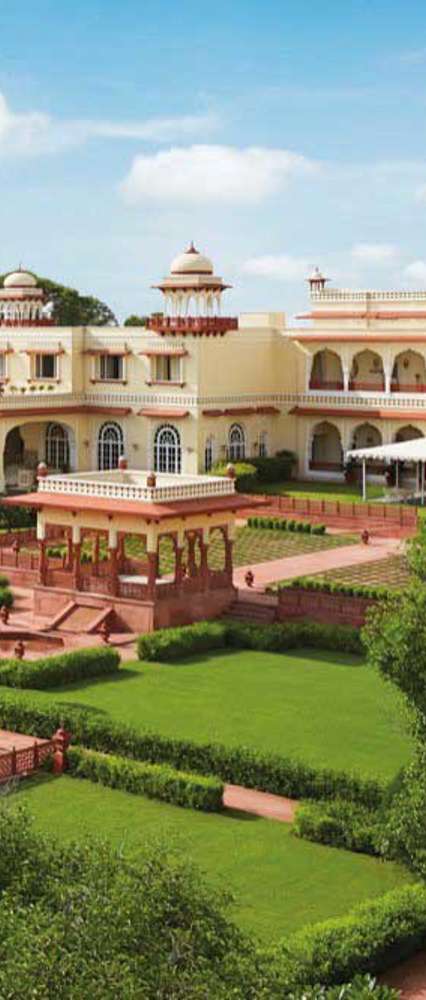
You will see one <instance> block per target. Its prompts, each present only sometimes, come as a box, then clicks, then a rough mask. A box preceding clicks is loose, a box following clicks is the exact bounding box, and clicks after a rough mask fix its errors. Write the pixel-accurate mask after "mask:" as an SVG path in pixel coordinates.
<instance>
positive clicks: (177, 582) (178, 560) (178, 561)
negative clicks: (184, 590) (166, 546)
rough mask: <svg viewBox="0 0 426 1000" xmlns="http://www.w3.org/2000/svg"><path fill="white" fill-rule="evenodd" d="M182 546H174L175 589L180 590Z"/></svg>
mask: <svg viewBox="0 0 426 1000" xmlns="http://www.w3.org/2000/svg"><path fill="white" fill-rule="evenodd" d="M183 552H184V549H183V546H182V545H175V579H174V584H175V587H177V588H178V589H180V587H181V584H182V580H183Z"/></svg>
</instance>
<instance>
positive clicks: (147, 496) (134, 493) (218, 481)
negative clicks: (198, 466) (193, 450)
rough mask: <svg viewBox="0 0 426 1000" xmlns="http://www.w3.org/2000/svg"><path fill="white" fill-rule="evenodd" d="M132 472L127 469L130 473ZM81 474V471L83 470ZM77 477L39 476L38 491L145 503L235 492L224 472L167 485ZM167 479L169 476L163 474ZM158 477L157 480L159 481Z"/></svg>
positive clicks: (180, 478)
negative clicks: (40, 477)
mask: <svg viewBox="0 0 426 1000" xmlns="http://www.w3.org/2000/svg"><path fill="white" fill-rule="evenodd" d="M130 475H131V473H129V476H130ZM83 476H84V474H83ZM83 476H82V478H80V476H79V475H74V476H73V475H70V476H57V475H54V476H46V477H45V478H44V479H39V487H38V488H39V492H40V493H59V494H66V495H68V496H69V495H72V496H84V497H107V498H108V499H109V500H138V501H142V502H145V503H164V502H168V501H170V500H193V499H200V498H202V497H213V496H229V495H230V494H232V493H235V482H234V480H232V479H228V478H227V477H226V476H224V477H219V476H198V477H196V476H178V475H176V476H175V477H174V478H175V482H174V483H173V484H170V485H163V486H161V485H160V483H161V475H159V476H158V479H159V480H160V483H159V485H158V486H144V485H142V484H137V483H129V482H127V483H126V482H114V481H113V477H114V473H109V474H106V478H105V480H104V481H102V480H101V479H100V476H99V478H97V477H95V475H94V476H93V479H92V478H87V479H85V478H83ZM164 478H165V479H166V480H167V479H170V478H172V477H168V476H165V477H164ZM158 479H157V481H158Z"/></svg>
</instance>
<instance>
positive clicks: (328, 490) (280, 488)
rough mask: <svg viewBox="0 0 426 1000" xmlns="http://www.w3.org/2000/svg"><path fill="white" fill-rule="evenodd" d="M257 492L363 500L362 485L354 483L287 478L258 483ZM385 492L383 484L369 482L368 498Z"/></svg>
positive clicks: (377, 496)
mask: <svg viewBox="0 0 426 1000" xmlns="http://www.w3.org/2000/svg"><path fill="white" fill-rule="evenodd" d="M253 492H256V493H267V494H271V495H277V494H279V495H281V494H284V493H286V494H288V496H292V497H311V498H312V499H313V500H348V501H350V502H352V501H355V502H356V501H360V502H361V501H362V491H361V487H360V486H357V485H356V484H354V483H341V482H326V483H320V482H312V481H311V480H307V481H303V480H299V479H287V480H283V481H281V482H278V483H260V484H259V483H258V484H257V487H256V490H253ZM383 494H384V490H383V487H382V486H377V485H376V484H374V483H367V499H368V500H378V499H379V498H380V497H382V496H383Z"/></svg>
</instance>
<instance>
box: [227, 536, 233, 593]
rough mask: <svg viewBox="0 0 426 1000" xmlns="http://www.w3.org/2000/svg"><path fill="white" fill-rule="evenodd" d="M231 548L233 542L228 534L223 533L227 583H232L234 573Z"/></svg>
mask: <svg viewBox="0 0 426 1000" xmlns="http://www.w3.org/2000/svg"><path fill="white" fill-rule="evenodd" d="M233 549H234V542H233V539H232V538H229V535H228V534H226V535H225V572H226V574H227V577H228V580H229V583H232V580H233V574H234V561H233Z"/></svg>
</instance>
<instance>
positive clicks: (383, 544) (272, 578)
mask: <svg viewBox="0 0 426 1000" xmlns="http://www.w3.org/2000/svg"><path fill="white" fill-rule="evenodd" d="M403 544H404V543H403V542H401V539H400V538H375V539H374V541H373V542H370V543H369V544H368V545H363V544H362V543H357V544H356V545H345V546H343V547H342V548H339V549H326V550H325V551H323V552H309V553H306V554H305V555H302V556H294V557H293V556H287V557H285V558H283V559H272V560H271V561H270V562H261V563H255V564H253V565H250V566H239V567H238V568H237V569H235V570H234V584H235V586H236V587H239V588H242V589H244V588H245V589H247V584H246V582H245V579H244V577H245V574H246V573H247V570H248V569H251V570H253V572H254V578H255V579H254V588H252V589H254V590H257V589H258V590H263V588H264V587H265V586H266V585H267V584H268V583H276V582H278V581H279V580H291V579H293V578H294V577H296V576H312V574H314V573H325V572H326V571H327V570H330V569H339V568H340V567H343V566H353V565H355V564H357V563H369V562H374V561H377V560H378V559H387V558H388V556H393V555H396V554H397V553H401V552H402V551H403Z"/></svg>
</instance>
